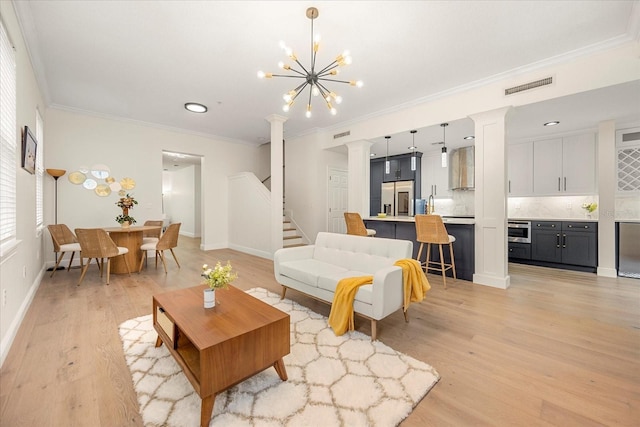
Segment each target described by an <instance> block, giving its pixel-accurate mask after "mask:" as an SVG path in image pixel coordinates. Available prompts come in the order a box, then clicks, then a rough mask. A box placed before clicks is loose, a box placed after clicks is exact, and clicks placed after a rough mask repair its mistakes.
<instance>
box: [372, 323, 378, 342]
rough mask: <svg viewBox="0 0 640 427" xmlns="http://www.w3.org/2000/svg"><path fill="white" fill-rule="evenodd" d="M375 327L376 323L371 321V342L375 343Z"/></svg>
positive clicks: (376, 335)
mask: <svg viewBox="0 0 640 427" xmlns="http://www.w3.org/2000/svg"><path fill="white" fill-rule="evenodd" d="M377 326H378V322H377V321H375V320H373V319H371V341H375V340H377V339H378V331H377Z"/></svg>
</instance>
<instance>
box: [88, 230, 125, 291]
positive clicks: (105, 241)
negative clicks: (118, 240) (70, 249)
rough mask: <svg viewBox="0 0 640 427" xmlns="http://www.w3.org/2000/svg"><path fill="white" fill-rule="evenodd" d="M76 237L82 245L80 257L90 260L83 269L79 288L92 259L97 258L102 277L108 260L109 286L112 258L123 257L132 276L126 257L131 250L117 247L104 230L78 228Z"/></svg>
mask: <svg viewBox="0 0 640 427" xmlns="http://www.w3.org/2000/svg"><path fill="white" fill-rule="evenodd" d="M76 236H77V238H78V242H79V243H80V248H81V252H80V256H81V257H82V258H88V261H87V263H86V264H85V266H84V267H83V268H82V274H81V275H80V280H79V281H78V286H80V283H82V279H84V275H85V274H86V273H87V269H88V268H89V264H91V259H92V258H95V260H96V263H97V264H98V268H99V269H100V277H102V274H103V273H104V261H103V260H104V259H105V258H107V285H108V284H109V275H110V273H111V258H113V257H117V256H122V257H123V258H124V264H125V266H126V267H127V273H129V274H131V269H130V268H129V263H128V262H127V257H125V256H124V255H125V254H127V253H129V249H127V248H123V247H120V246H117V245H116V244H115V243H114V242H113V240H112V239H111V237H109V234H108V233H107V232H106V231H105V230H103V229H102V228H76Z"/></svg>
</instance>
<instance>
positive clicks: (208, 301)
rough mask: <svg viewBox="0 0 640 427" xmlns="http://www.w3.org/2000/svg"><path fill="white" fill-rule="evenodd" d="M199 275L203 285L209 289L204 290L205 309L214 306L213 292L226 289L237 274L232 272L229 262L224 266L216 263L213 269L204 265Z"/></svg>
mask: <svg viewBox="0 0 640 427" xmlns="http://www.w3.org/2000/svg"><path fill="white" fill-rule="evenodd" d="M201 275H202V277H204V284H206V285H208V286H209V289H205V290H204V307H205V308H211V307H214V306H215V305H216V293H215V291H216V290H217V289H227V288H228V287H229V284H230V283H231V282H233V281H234V280H236V279H237V278H238V274H237V273H235V272H234V271H233V267H232V266H231V262H229V261H227V264H226V265H224V266H223V265H222V264H220V261H218V262H217V263H216V265H215V267H213V268H210V267H209V266H208V265H207V264H205V265H203V266H202V273H201Z"/></svg>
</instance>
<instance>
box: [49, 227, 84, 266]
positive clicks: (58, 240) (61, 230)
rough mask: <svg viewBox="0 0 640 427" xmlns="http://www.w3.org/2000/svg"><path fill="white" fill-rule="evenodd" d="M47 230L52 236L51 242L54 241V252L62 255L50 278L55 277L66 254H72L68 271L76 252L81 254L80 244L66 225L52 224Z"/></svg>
mask: <svg viewBox="0 0 640 427" xmlns="http://www.w3.org/2000/svg"><path fill="white" fill-rule="evenodd" d="M47 228H48V229H49V234H51V240H52V241H53V251H54V252H55V253H60V255H59V256H58V259H57V261H56V266H55V267H53V271H52V272H51V275H50V276H49V277H53V275H54V274H56V270H57V269H58V266H59V265H60V261H62V257H64V254H65V253H66V252H71V258H70V259H69V266H68V267H67V271H69V270H70V269H71V263H72V262H73V257H74V255H75V254H76V252H80V244H79V243H78V239H76V236H75V235H74V234H73V233H72V232H71V230H70V229H69V227H67V226H66V224H51V225H47ZM80 267H82V256H81V257H80Z"/></svg>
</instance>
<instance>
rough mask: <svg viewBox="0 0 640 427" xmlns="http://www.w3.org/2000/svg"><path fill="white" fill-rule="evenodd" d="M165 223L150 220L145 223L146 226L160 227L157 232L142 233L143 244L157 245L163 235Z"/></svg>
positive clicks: (146, 231)
mask: <svg viewBox="0 0 640 427" xmlns="http://www.w3.org/2000/svg"><path fill="white" fill-rule="evenodd" d="M163 224H164V221H162V220H159V221H156V220H148V221H145V222H144V225H151V226H155V227H159V228H158V229H157V230H145V231H143V232H142V243H143V244H144V243H157V242H158V240H160V236H161V235H162V225H163Z"/></svg>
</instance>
